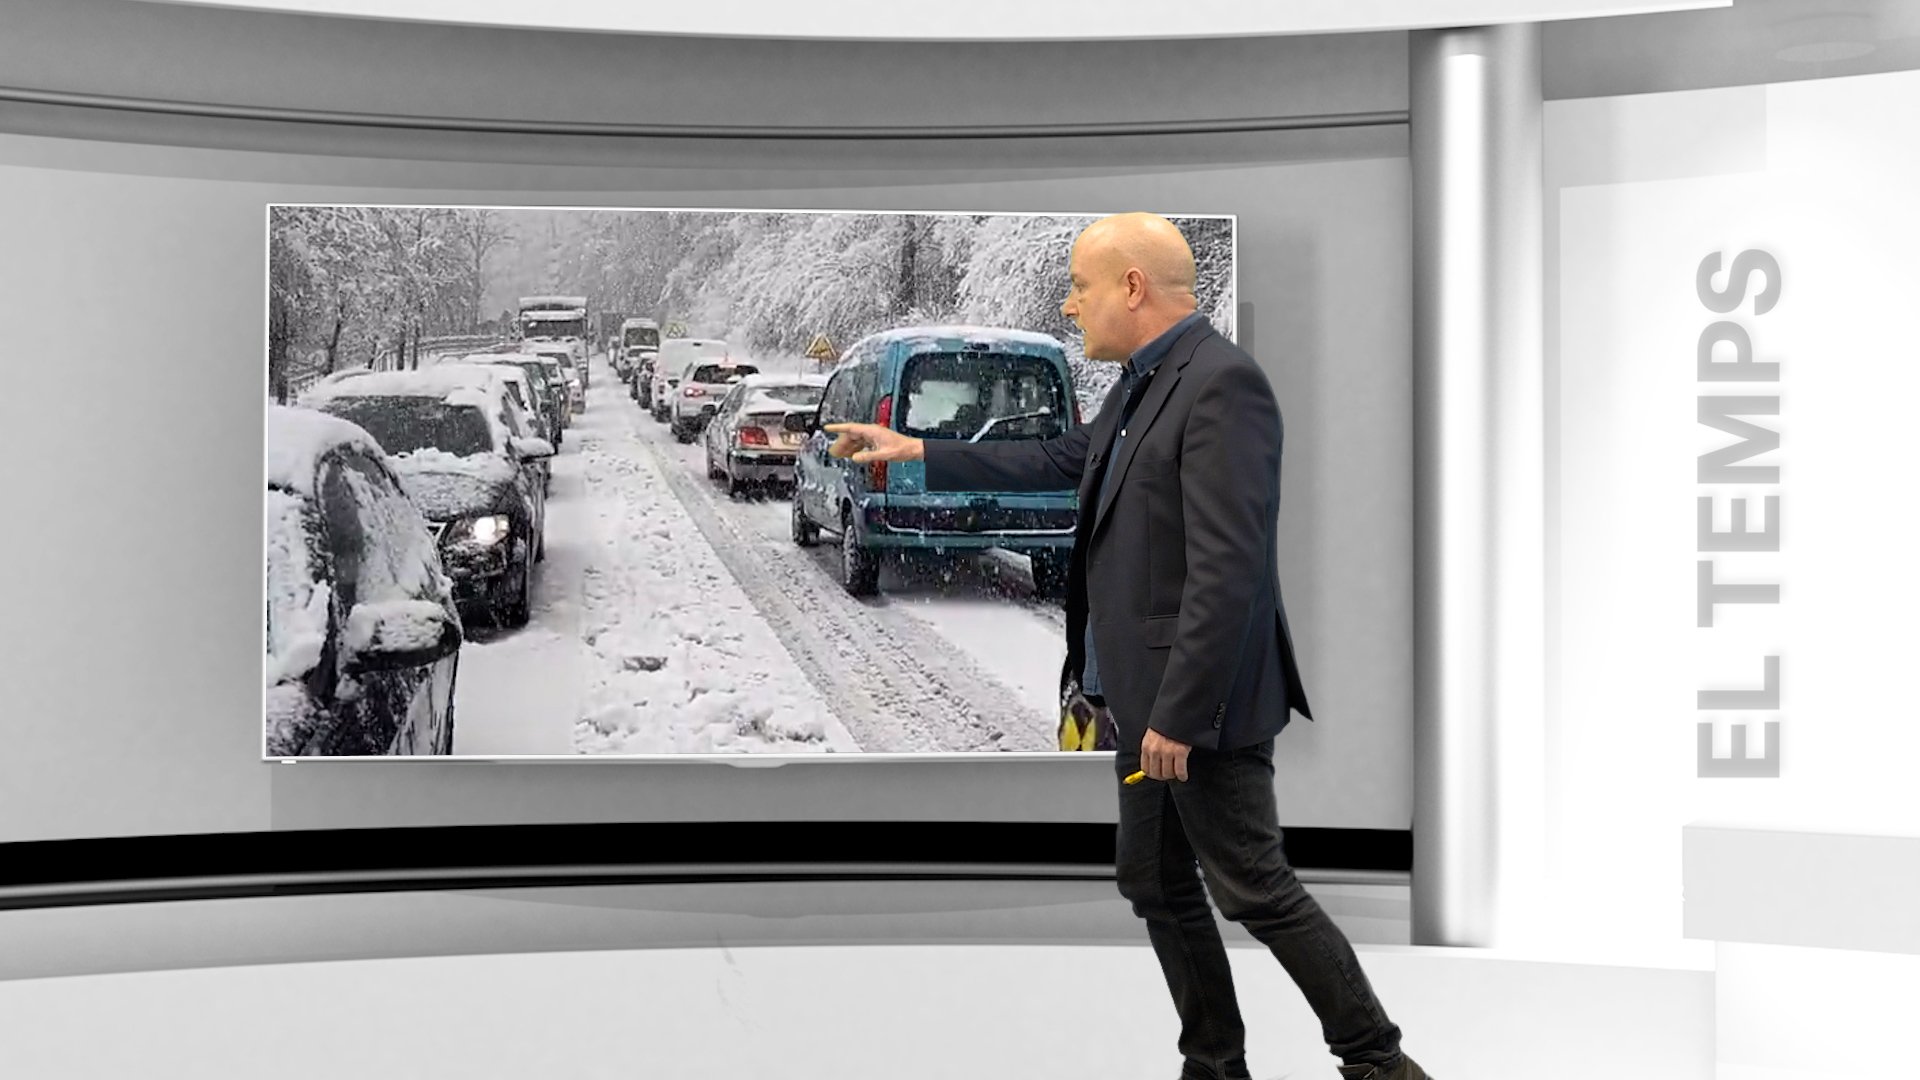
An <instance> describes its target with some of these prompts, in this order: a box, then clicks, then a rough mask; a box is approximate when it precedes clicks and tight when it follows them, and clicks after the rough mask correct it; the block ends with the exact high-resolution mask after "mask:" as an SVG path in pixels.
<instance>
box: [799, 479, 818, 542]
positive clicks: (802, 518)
mask: <svg viewBox="0 0 1920 1080" xmlns="http://www.w3.org/2000/svg"><path fill="white" fill-rule="evenodd" d="M793 542H794V544H795V545H796V546H799V547H812V546H814V545H815V544H818V543H819V542H820V526H818V525H815V524H814V523H813V520H812V519H811V518H809V517H807V512H806V511H805V510H803V509H801V508H800V489H799V488H797V487H796V488H794V490H793Z"/></svg>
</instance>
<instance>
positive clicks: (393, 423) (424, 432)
mask: <svg viewBox="0 0 1920 1080" xmlns="http://www.w3.org/2000/svg"><path fill="white" fill-rule="evenodd" d="M325 411H327V412H329V413H332V414H333V415H335V416H338V417H341V418H343V419H347V420H351V421H353V422H354V423H356V424H359V425H360V426H361V427H363V428H365V429H366V431H367V434H369V435H371V436H373V439H374V441H375V442H377V443H379V444H380V448H381V449H382V450H385V451H386V452H387V453H389V454H405V453H410V452H412V451H414V450H444V451H446V452H447V453H449V454H457V455H459V456H461V457H466V456H467V455H469V454H488V453H492V452H493V448H494V447H493V431H492V429H491V428H489V427H488V426H487V418H486V415H485V414H483V413H482V412H481V411H480V410H479V409H478V408H476V407H474V406H472V405H449V404H447V403H446V402H444V401H441V400H440V399H438V398H425V397H341V398H334V399H333V400H331V401H329V402H327V404H326V406H325Z"/></svg>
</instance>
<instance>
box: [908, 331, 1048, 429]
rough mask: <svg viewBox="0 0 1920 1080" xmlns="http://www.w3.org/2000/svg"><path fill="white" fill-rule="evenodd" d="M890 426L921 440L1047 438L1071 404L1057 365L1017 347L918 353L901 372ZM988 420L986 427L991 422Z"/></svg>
mask: <svg viewBox="0 0 1920 1080" xmlns="http://www.w3.org/2000/svg"><path fill="white" fill-rule="evenodd" d="M900 392H901V397H903V398H905V402H904V403H903V404H902V403H896V410H895V411H896V413H897V414H898V415H899V420H898V422H897V423H895V425H894V426H895V427H896V428H897V429H898V430H899V431H901V432H902V433H904V434H907V435H911V436H914V437H915V438H921V439H971V438H973V437H974V435H975V433H977V432H979V431H981V429H983V428H985V429H986V433H985V434H983V435H981V436H980V441H981V442H987V441H990V440H994V439H1051V438H1053V437H1055V436H1057V435H1064V434H1065V433H1066V431H1067V418H1068V415H1069V413H1070V412H1071V407H1070V406H1069V405H1068V404H1067V400H1068V399H1067V387H1066V383H1065V380H1064V379H1062V378H1061V375H1060V369H1059V368H1058V367H1056V366H1055V365H1054V363H1053V361H1051V360H1049V359H1047V358H1046V357H1043V356H1024V355H1020V354H1018V353H973V352H968V353H922V354H920V355H918V356H914V357H912V358H910V359H908V361H907V368H906V371H905V372H904V373H903V374H902V376H901V379H900ZM990 424H991V426H989V425H990Z"/></svg>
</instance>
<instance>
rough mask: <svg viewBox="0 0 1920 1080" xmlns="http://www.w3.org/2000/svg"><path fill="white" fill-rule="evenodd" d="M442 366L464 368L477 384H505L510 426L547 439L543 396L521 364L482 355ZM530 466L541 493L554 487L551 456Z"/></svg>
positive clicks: (516, 430) (450, 368)
mask: <svg viewBox="0 0 1920 1080" xmlns="http://www.w3.org/2000/svg"><path fill="white" fill-rule="evenodd" d="M440 366H441V367H443V368H446V369H448V370H456V371H457V370H461V369H465V370H466V371H468V372H469V373H471V374H472V376H473V378H474V380H475V385H477V386H483V387H484V386H485V385H486V384H487V383H488V382H491V381H496V380H497V381H499V382H500V383H502V384H504V385H505V387H506V390H507V394H508V397H509V399H510V401H509V406H510V407H509V408H508V410H507V411H508V413H509V414H510V415H511V416H512V422H511V423H510V424H509V425H508V427H509V428H510V429H512V430H514V431H515V432H516V433H521V434H526V435H534V436H538V437H540V438H543V439H544V438H547V432H546V420H545V418H544V417H543V416H542V415H541V413H540V398H539V396H538V393H537V392H536V391H535V390H534V387H533V378H532V376H530V375H528V374H527V373H526V372H525V371H522V370H521V369H520V367H519V366H518V365H515V364H496V363H492V362H491V358H482V360H481V362H479V363H469V362H467V361H466V360H459V361H455V362H452V363H447V364H442V365H440ZM547 441H548V442H552V441H553V440H551V439H548V440H547ZM557 452H558V451H557V450H556V453H557ZM529 467H530V468H532V469H533V471H534V472H535V473H536V474H537V475H538V476H539V477H540V490H541V492H542V493H545V492H548V491H551V490H553V463H552V461H551V458H550V456H549V457H548V458H541V459H539V460H538V461H534V462H532V463H530V466H529Z"/></svg>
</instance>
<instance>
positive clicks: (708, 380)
mask: <svg viewBox="0 0 1920 1080" xmlns="http://www.w3.org/2000/svg"><path fill="white" fill-rule="evenodd" d="M759 373H760V369H759V368H757V367H754V366H753V365H752V364H701V365H700V366H699V367H696V368H694V369H693V374H691V375H689V376H687V381H688V382H690V383H701V384H703V385H707V386H718V385H724V384H726V383H737V382H739V381H740V380H741V379H744V378H746V377H747V376H749V375H758V374H759Z"/></svg>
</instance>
